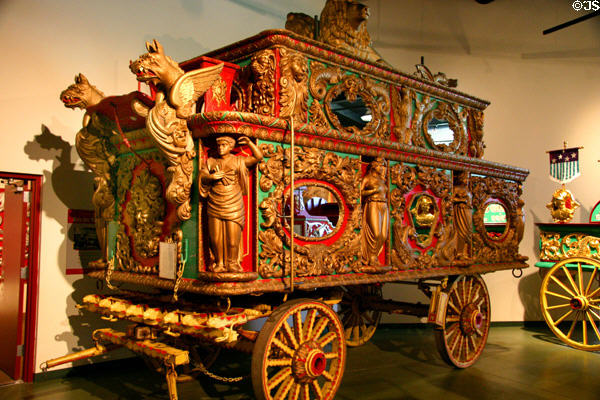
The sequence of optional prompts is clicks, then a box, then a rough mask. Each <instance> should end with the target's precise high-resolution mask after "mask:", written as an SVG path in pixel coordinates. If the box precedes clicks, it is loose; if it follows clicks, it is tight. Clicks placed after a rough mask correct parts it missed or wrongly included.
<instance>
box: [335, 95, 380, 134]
mask: <svg viewBox="0 0 600 400" xmlns="http://www.w3.org/2000/svg"><path fill="white" fill-rule="evenodd" d="M331 111H332V112H333V113H334V114H335V115H336V116H337V117H338V120H339V121H340V124H341V125H342V126H343V127H344V128H348V127H351V126H354V127H356V128H358V129H363V128H364V127H365V126H367V124H368V123H369V122H371V118H372V116H371V111H369V109H368V108H367V105H366V104H365V102H364V101H363V99H362V98H361V97H360V96H358V95H357V96H356V99H354V100H353V101H350V100H348V99H347V98H346V94H345V93H340V94H339V95H338V96H337V97H336V98H335V99H333V100H332V101H331Z"/></svg>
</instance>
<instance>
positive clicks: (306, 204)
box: [283, 183, 343, 241]
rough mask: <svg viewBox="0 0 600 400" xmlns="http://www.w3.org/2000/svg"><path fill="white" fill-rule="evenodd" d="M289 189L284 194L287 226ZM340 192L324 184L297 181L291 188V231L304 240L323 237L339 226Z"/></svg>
mask: <svg viewBox="0 0 600 400" xmlns="http://www.w3.org/2000/svg"><path fill="white" fill-rule="evenodd" d="M290 200H291V199H290V196H289V190H288V192H287V193H286V195H285V208H284V216H283V219H284V225H285V227H286V228H287V229H288V231H289V230H290V225H291V219H292V218H291V212H290V209H291V207H290V203H291V202H290ZM342 207H343V206H342V203H341V199H340V198H339V196H338V195H337V194H336V193H335V192H334V191H333V190H331V189H329V188H328V187H327V186H325V185H319V184H312V183H311V184H307V185H299V186H296V188H295V189H294V235H295V236H296V237H298V238H300V239H303V240H309V241H310V240H313V241H316V240H323V239H326V238H329V237H331V236H333V235H334V234H335V233H336V232H337V231H338V230H339V228H340V225H341V221H342V218H340V214H342V213H343V210H342Z"/></svg>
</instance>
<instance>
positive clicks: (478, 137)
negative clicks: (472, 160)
mask: <svg viewBox="0 0 600 400" xmlns="http://www.w3.org/2000/svg"><path fill="white" fill-rule="evenodd" d="M467 123H468V127H469V136H470V137H471V140H470V141H469V155H470V156H471V157H476V158H483V150H484V149H485V143H484V142H483V111H480V110H473V109H471V110H469V114H468V119H467Z"/></svg>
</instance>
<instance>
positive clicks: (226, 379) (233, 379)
mask: <svg viewBox="0 0 600 400" xmlns="http://www.w3.org/2000/svg"><path fill="white" fill-rule="evenodd" d="M196 362H197V366H196V368H197V369H198V371H200V372H202V373H203V374H204V375H206V376H208V377H209V378H213V379H215V380H217V381H221V382H227V383H235V382H240V381H243V380H244V379H246V378H248V377H249V375H246V376H236V377H226V376H220V375H217V374H213V373H212V372H210V371H209V370H207V369H206V367H205V366H204V363H203V362H202V361H201V360H197V361H196Z"/></svg>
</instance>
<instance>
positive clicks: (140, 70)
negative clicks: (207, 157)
mask: <svg viewBox="0 0 600 400" xmlns="http://www.w3.org/2000/svg"><path fill="white" fill-rule="evenodd" d="M146 49H147V50H148V53H146V54H143V55H141V56H140V57H139V58H138V59H137V60H136V61H134V62H132V63H131V64H130V65H129V68H130V69H131V71H132V72H133V73H134V74H135V75H136V77H137V80H138V81H140V82H147V83H149V84H150V85H154V86H155V87H156V88H157V89H158V93H157V97H156V105H155V106H154V107H153V108H152V109H151V110H150V112H149V113H148V117H147V119H146V127H147V128H148V130H149V131H150V134H151V135H152V137H153V139H154V140H155V142H156V144H157V145H158V147H159V148H160V149H161V150H162V152H163V153H164V154H165V156H166V157H167V159H168V160H169V163H170V164H171V166H170V167H169V171H170V172H171V179H170V182H169V185H168V188H167V200H169V201H170V202H172V203H174V204H176V205H177V216H178V218H179V219H180V220H181V221H184V220H187V219H189V218H190V217H191V206H190V192H191V186H192V173H193V169H194V166H193V159H194V157H195V156H196V151H195V150H194V142H193V140H192V135H191V133H190V131H189V129H188V127H187V118H188V117H190V116H191V115H192V114H194V113H195V112H196V110H195V108H196V101H197V100H198V99H199V98H200V96H202V95H203V94H204V93H205V92H206V91H207V90H208V89H209V88H210V87H211V85H212V84H213V82H214V81H215V80H216V79H217V78H218V77H219V75H220V73H221V70H222V69H223V64H219V65H215V66H213V67H208V68H203V69H199V70H194V71H190V72H187V73H184V72H183V70H182V69H181V68H180V67H179V65H178V64H177V63H176V62H175V61H173V59H171V57H169V56H167V55H166V54H165V53H164V50H163V48H162V46H161V45H160V43H159V42H158V41H156V40H154V41H153V42H152V43H148V42H146Z"/></svg>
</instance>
